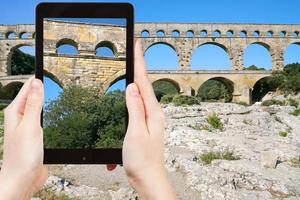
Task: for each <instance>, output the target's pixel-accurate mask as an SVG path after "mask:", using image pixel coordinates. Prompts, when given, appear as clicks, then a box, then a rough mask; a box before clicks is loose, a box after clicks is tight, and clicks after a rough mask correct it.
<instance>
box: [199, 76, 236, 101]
mask: <svg viewBox="0 0 300 200" xmlns="http://www.w3.org/2000/svg"><path fill="white" fill-rule="evenodd" d="M197 96H199V97H200V99H201V101H224V102H230V101H231V100H232V92H230V91H229V89H228V88H227V87H226V85H225V84H224V83H222V82H220V81H217V80H208V81H206V82H205V83H204V84H203V85H202V86H201V87H200V88H199V90H198V95H197Z"/></svg>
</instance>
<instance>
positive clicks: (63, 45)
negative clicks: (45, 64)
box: [56, 38, 78, 55]
mask: <svg viewBox="0 0 300 200" xmlns="http://www.w3.org/2000/svg"><path fill="white" fill-rule="evenodd" d="M56 53H57V54H59V55H78V44H77V43H76V42H75V41H74V40H72V39H69V38H63V39H61V40H59V41H58V42H57V43H56Z"/></svg>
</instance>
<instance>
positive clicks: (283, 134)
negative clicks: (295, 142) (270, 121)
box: [279, 131, 288, 137]
mask: <svg viewBox="0 0 300 200" xmlns="http://www.w3.org/2000/svg"><path fill="white" fill-rule="evenodd" d="M279 135H280V136H281V137H286V136H287V135H288V132H286V131H279Z"/></svg>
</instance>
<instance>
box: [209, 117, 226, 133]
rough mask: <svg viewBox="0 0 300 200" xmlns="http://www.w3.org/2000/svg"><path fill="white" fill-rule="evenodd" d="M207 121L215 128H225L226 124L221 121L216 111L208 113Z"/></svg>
mask: <svg viewBox="0 0 300 200" xmlns="http://www.w3.org/2000/svg"><path fill="white" fill-rule="evenodd" d="M206 121H207V122H208V123H209V124H210V125H211V126H212V127H213V128H215V129H219V130H221V131H223V130H224V125H223V123H222V122H221V119H220V118H219V116H218V115H217V114H216V113H212V114H210V115H208V117H207V119H206Z"/></svg>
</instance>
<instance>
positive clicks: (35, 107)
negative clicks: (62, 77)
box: [24, 79, 44, 123]
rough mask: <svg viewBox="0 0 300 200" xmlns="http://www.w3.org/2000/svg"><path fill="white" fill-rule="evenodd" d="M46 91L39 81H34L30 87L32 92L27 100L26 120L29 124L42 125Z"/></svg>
mask: <svg viewBox="0 0 300 200" xmlns="http://www.w3.org/2000/svg"><path fill="white" fill-rule="evenodd" d="M43 98H44V89H43V83H42V81H41V80H39V79H34V80H33V81H32V82H31V85H30V91H29V94H28V97H27V100H26V105H25V111H24V120H25V121H27V122H28V123H32V122H34V123H40V117H41V111H42V107H43Z"/></svg>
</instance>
